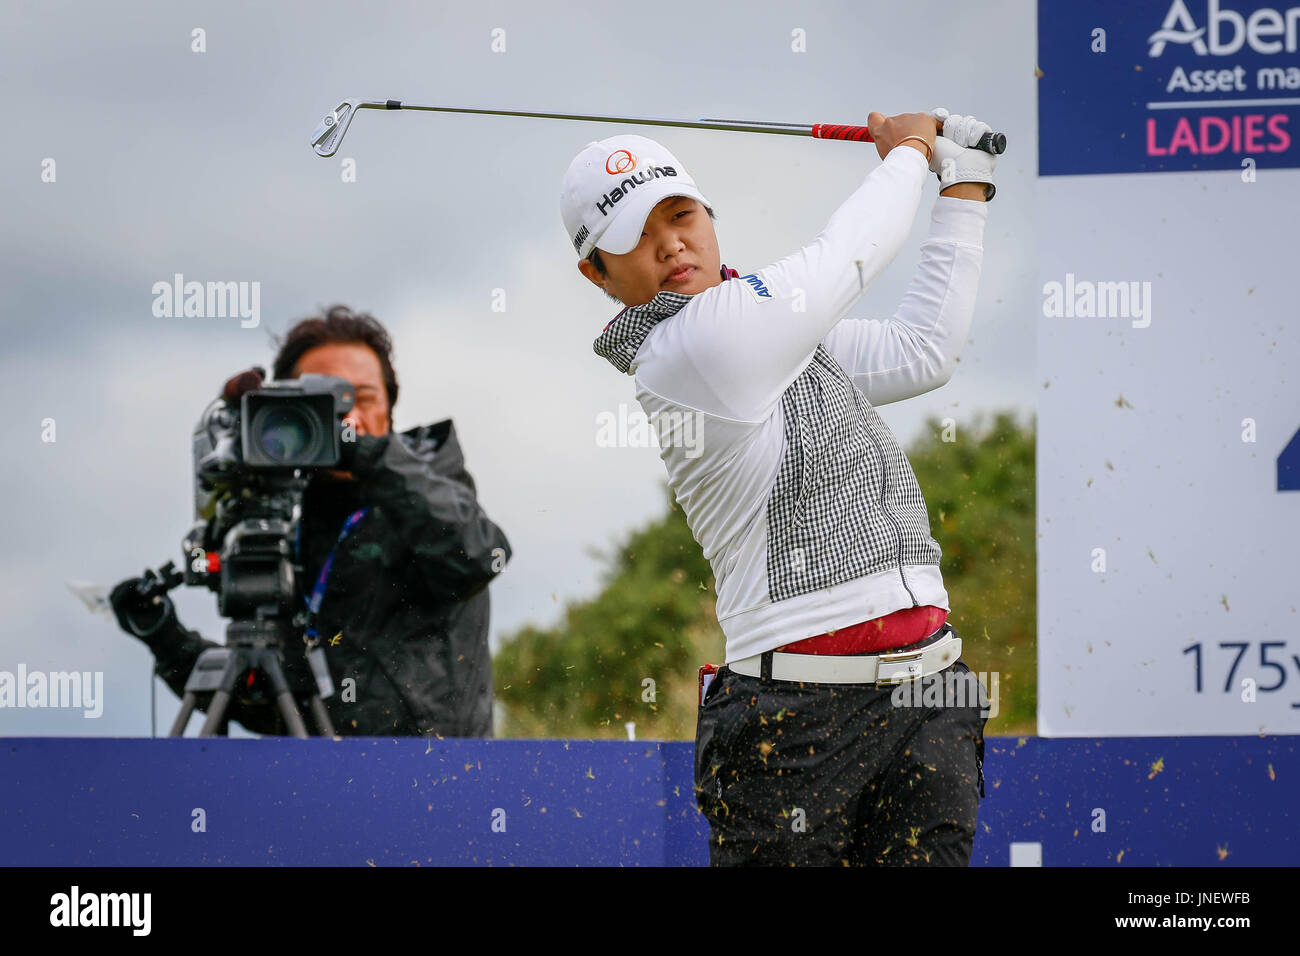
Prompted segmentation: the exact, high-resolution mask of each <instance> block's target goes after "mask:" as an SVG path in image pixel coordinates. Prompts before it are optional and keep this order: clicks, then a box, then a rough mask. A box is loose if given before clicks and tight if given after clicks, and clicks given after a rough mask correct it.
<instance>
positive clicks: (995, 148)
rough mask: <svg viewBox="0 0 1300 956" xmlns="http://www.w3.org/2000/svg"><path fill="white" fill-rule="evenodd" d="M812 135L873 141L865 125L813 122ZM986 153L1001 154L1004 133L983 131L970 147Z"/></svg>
mask: <svg viewBox="0 0 1300 956" xmlns="http://www.w3.org/2000/svg"><path fill="white" fill-rule="evenodd" d="M812 135H813V136H815V137H816V138H817V139H848V140H853V141H854V142H858V143H874V142H875V140H874V139H873V138H872V136H871V133H870V132H869V131H868V130H867V128H866V127H865V126H839V125H836V124H833V123H814V124H813V127H812ZM972 148H974V149H982V150H984V152H986V153H993V154H995V155H1001V154H1002V153H1004V152H1006V149H1007V137H1006V134H1004V133H985V134H984V135H983V136H981V137H980V139H979V142H978V143H976V144H975V145H974V147H972Z"/></svg>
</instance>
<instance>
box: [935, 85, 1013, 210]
mask: <svg viewBox="0 0 1300 956" xmlns="http://www.w3.org/2000/svg"><path fill="white" fill-rule="evenodd" d="M931 115H932V116H934V117H935V118H936V119H939V120H942V121H943V131H942V133H940V135H938V136H936V137H935V138H934V156H932V157H931V159H930V172H932V173H934V174H935V175H936V176H938V177H939V188H940V189H946V188H948V187H949V186H951V185H953V184H954V183H984V184H985V185H986V186H987V187H988V188H987V189H986V190H985V199H992V198H993V195H994V193H996V192H997V187H996V186H994V185H993V169H994V167H995V166H997V163H998V157H997V154H996V153H986V152H985V151H984V150H982V149H972V148H971V147H972V146H974V145H975V144H976V143H978V142H979V140H980V137H981V136H983V135H984V134H985V133H991V132H993V128H992V127H991V126H989V124H988V123H982V122H980V121H979V120H977V119H976V118H975V117H973V116H959V115H956V114H953V113H949V112H948V111H947V110H946V109H944V108H943V107H939V108H938V109H936V110H934V111H932V113H931Z"/></svg>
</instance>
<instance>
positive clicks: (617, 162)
mask: <svg viewBox="0 0 1300 956" xmlns="http://www.w3.org/2000/svg"><path fill="white" fill-rule="evenodd" d="M611 165H612V166H613V169H611V168H610V166H611ZM634 169H636V157H635V156H633V155H632V154H631V153H629V152H628V151H627V150H625V149H619V150H615V151H614V152H612V153H610V154H609V159H607V160H605V172H607V173H609V174H610V175H611V176H621V175H623V174H624V173H629V172H631V171H632V170H634Z"/></svg>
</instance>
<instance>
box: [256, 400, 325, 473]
mask: <svg viewBox="0 0 1300 956" xmlns="http://www.w3.org/2000/svg"><path fill="white" fill-rule="evenodd" d="M252 432H253V435H252V438H253V441H254V442H256V443H257V447H258V448H259V449H261V451H262V453H263V454H264V455H266V456H267V457H268V458H270V459H271V460H272V461H275V462H278V463H281V464H300V463H302V462H303V461H304V459H307V458H309V457H310V456H311V455H312V453H313V452H314V451H315V449H316V446H317V444H318V443H317V441H316V437H317V436H316V420H315V418H314V417H313V416H311V415H309V414H306V413H305V410H304V409H302V408H299V407H295V406H281V407H276V406H271V407H269V408H263V409H262V410H261V414H259V415H258V416H257V417H256V419H255V420H254V421H253V428H252Z"/></svg>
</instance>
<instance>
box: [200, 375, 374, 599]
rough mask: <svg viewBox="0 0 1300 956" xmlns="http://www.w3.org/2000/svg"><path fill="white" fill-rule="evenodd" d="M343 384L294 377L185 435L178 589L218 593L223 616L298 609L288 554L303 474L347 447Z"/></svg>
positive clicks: (210, 412) (220, 402) (351, 432)
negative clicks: (189, 479) (181, 583)
mask: <svg viewBox="0 0 1300 956" xmlns="http://www.w3.org/2000/svg"><path fill="white" fill-rule="evenodd" d="M354 401H355V398H354V392H353V388H352V384H351V383H350V382H348V381H346V380H344V379H341V378H336V377H334V376H331V375H303V376H301V377H300V378H297V379H292V380H288V381H282V382H272V383H269V384H267V385H264V386H262V387H261V388H258V389H254V390H252V391H246V392H244V393H243V395H241V396H240V398H239V405H238V407H237V408H236V407H234V406H232V405H231V403H229V402H227V401H226V400H225V399H224V398H218V399H216V400H214V401H213V402H212V403H211V404H210V405H209V406H208V407H207V408H206V409H205V410H204V412H203V414H202V416H201V417H200V419H199V423H198V425H197V426H196V427H195V429H194V514H195V520H196V523H195V525H194V527H193V528H192V529H191V531H190V532H189V534H188V535H186V537H185V540H184V542H183V543H182V547H183V549H184V551H185V553H186V555H187V559H188V560H187V564H186V569H185V583H186V584H189V585H201V586H206V587H208V588H210V589H212V590H213V591H215V592H216V593H217V608H218V611H219V613H220V614H221V615H222V616H223V617H230V618H240V617H251V616H253V615H254V614H256V613H257V612H258V611H259V610H260V611H261V612H262V613H263V614H266V613H267V612H270V613H272V614H275V613H279V614H285V615H290V614H292V613H293V612H295V611H298V610H299V609H300V607H301V600H300V598H299V596H298V594H297V591H296V587H295V580H294V572H293V553H292V550H291V546H292V543H293V540H294V538H295V537H296V535H297V531H298V523H299V521H300V519H301V511H302V494H303V491H304V490H305V489H306V487H307V484H308V482H309V480H310V476H311V474H312V472H314V471H316V470H319V469H327V468H337V467H338V466H339V464H340V460H341V458H342V457H343V443H344V442H349V441H355V440H356V431H355V429H354V428H353V426H352V423H351V422H344V421H343V417H344V416H345V415H346V414H347V413H348V412H350V411H351V410H352V406H353V403H354Z"/></svg>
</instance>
